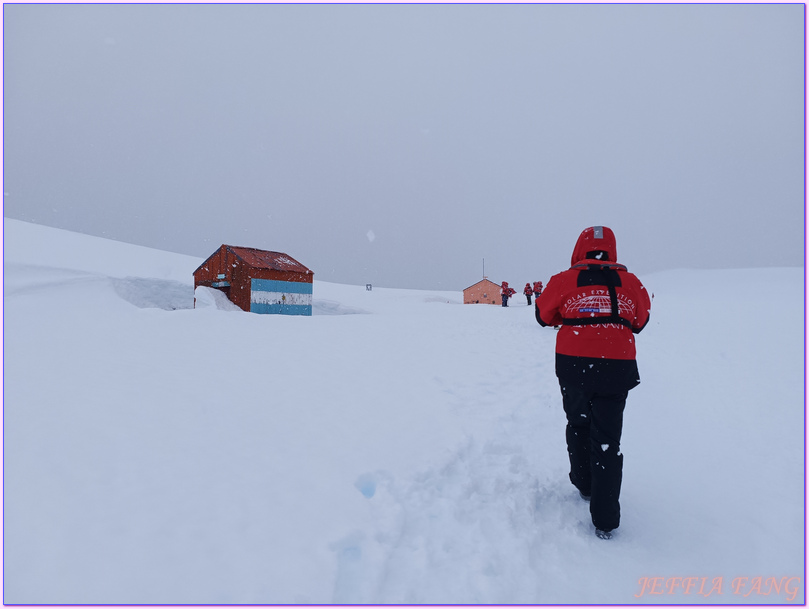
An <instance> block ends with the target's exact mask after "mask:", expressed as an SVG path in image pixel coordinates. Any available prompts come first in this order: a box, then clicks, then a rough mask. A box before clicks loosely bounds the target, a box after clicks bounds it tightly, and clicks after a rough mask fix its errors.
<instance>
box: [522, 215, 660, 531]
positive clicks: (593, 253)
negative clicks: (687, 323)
mask: <svg viewBox="0 0 809 609" xmlns="http://www.w3.org/2000/svg"><path fill="white" fill-rule="evenodd" d="M650 309H651V300H650V298H649V295H648V293H647V292H646V288H644V287H643V284H641V282H640V280H639V279H638V278H637V277H636V276H635V275H633V274H632V273H630V272H629V271H627V269H626V267H625V266H623V265H621V264H618V263H617V255H616V245H615V235H614V234H613V232H612V230H610V229H609V228H607V227H606V226H593V227H590V228H587V229H585V230H584V231H583V232H582V233H581V235H580V236H579V239H578V241H577V242H576V247H575V248H574V250H573V256H572V258H571V267H570V268H569V269H568V270H566V271H562V272H561V273H559V274H557V275H554V276H553V277H552V278H551V280H550V281H549V282H548V285H547V286H546V287H545V289H544V290H543V291H542V294H541V295H540V296H539V298H537V299H536V319H537V321H538V322H539V324H540V325H541V326H543V327H544V326H560V330H559V332H558V334H557V336H556V376H557V377H558V378H559V386H560V387H561V390H562V405H563V407H564V410H565V414H566V415H567V427H566V430H565V435H566V440H567V450H568V455H569V457H570V481H571V482H572V483H573V485H574V486H575V487H576V488H577V489H578V490H579V493H580V494H581V496H582V497H583V498H584V499H586V500H589V501H590V514H591V516H592V520H593V525H594V526H595V528H596V535H598V536H599V537H601V538H603V539H609V538H610V537H611V536H612V533H611V532H612V531H613V530H614V529H616V528H618V525H619V523H620V519H621V508H620V503H619V496H620V492H621V479H622V472H623V455H622V453H621V446H620V441H621V430H622V427H623V413H624V407H625V405H626V398H627V394H628V392H629V390H630V389H632V388H633V387H636V386H637V385H638V384H639V383H640V376H639V374H638V366H637V363H636V361H635V336H636V335H637V334H638V333H639V332H640V331H641V330H643V328H644V327H645V326H646V324H647V323H648V322H649V312H650Z"/></svg>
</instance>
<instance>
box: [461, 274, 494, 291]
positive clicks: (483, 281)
mask: <svg viewBox="0 0 809 609" xmlns="http://www.w3.org/2000/svg"><path fill="white" fill-rule="evenodd" d="M481 283H491V284H492V285H493V286H494V287H496V288H497V289H498V290H499V289H500V286H499V285H497V284H496V283H495V282H494V281H492V280H490V279H488V278H485V277H484V278H483V279H481V280H480V281H478V282H477V283H473V284H472V285H470V286H469V287H468V288H464V290H468V289H470V288H474V287H475V286H477V285H480V284H481Z"/></svg>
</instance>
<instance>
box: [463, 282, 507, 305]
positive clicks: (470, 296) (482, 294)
mask: <svg viewBox="0 0 809 609" xmlns="http://www.w3.org/2000/svg"><path fill="white" fill-rule="evenodd" d="M501 302H502V300H501V298H500V286H499V285H497V284H496V283H494V282H493V281H489V280H488V279H486V278H485V277H484V278H483V279H481V280H480V281H478V282H477V283H476V284H475V285H470V286H469V287H468V288H466V289H465V290H464V291H463V303H464V304H500V303H501Z"/></svg>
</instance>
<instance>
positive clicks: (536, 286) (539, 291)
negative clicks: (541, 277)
mask: <svg viewBox="0 0 809 609" xmlns="http://www.w3.org/2000/svg"><path fill="white" fill-rule="evenodd" d="M540 294H542V282H541V281H535V282H534V297H535V298H539V295H540Z"/></svg>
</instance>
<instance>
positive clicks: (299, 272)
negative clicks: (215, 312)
mask: <svg viewBox="0 0 809 609" xmlns="http://www.w3.org/2000/svg"><path fill="white" fill-rule="evenodd" d="M313 280H314V273H313V272H312V271H311V270H309V269H308V268H306V267H305V266H304V265H302V264H301V263H300V262H298V261H297V260H295V259H294V258H292V256H288V255H287V254H283V253H281V252H268V251H265V250H259V249H255V248H252V247H235V246H233V245H222V246H221V247H220V248H219V249H218V250H216V251H215V252H214V253H213V254H211V255H210V256H209V257H208V259H207V260H205V262H203V263H202V264H201V265H200V266H199V267H198V268H197V270H196V271H194V289H195V290H196V289H197V288H198V287H199V286H207V287H211V288H216V289H217V290H221V291H223V292H224V293H225V294H227V297H228V299H229V300H230V301H231V302H233V303H234V304H236V305H237V306H238V307H239V308H241V309H243V310H245V311H250V312H253V313H275V314H281V315H311V314H312V282H313Z"/></svg>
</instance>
